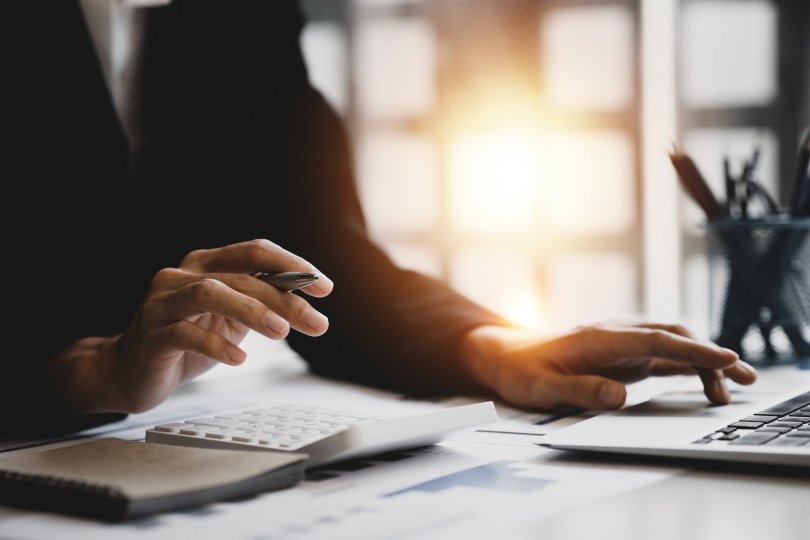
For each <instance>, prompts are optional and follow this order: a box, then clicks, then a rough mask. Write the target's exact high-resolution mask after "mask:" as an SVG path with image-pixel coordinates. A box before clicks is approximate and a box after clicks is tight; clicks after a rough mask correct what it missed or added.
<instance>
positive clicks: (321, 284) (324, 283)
mask: <svg viewBox="0 0 810 540" xmlns="http://www.w3.org/2000/svg"><path fill="white" fill-rule="evenodd" d="M316 275H317V276H318V281H317V282H316V284H317V285H318V288H319V289H323V290H332V289H333V288H334V287H335V282H334V281H332V280H331V279H329V278H328V277H326V276H325V275H323V274H321V273H320V272H318V273H317V274H316Z"/></svg>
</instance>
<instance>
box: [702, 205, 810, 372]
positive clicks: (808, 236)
mask: <svg viewBox="0 0 810 540" xmlns="http://www.w3.org/2000/svg"><path fill="white" fill-rule="evenodd" d="M706 231H707V240H708V256H709V279H710V286H709V290H710V300H709V314H710V321H711V322H710V332H711V336H712V339H713V340H714V341H715V342H716V343H717V344H718V345H720V346H722V347H727V348H729V349H732V350H734V351H737V352H738V353H739V354H740V356H741V357H742V358H743V359H744V360H746V361H747V362H750V363H752V364H755V365H771V364H776V363H787V362H802V363H804V362H807V361H810V219H787V218H778V217H774V218H763V219H751V220H721V221H713V222H710V223H708V224H707V225H706Z"/></svg>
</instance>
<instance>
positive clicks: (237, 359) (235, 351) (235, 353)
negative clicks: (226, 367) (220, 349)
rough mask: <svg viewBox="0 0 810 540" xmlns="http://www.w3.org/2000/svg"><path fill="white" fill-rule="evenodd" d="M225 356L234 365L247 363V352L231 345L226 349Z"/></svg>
mask: <svg viewBox="0 0 810 540" xmlns="http://www.w3.org/2000/svg"><path fill="white" fill-rule="evenodd" d="M225 356H227V357H228V360H230V361H231V362H233V363H234V364H241V363H242V362H244V361H245V351H243V350H242V349H240V348H239V347H235V346H233V345H229V346H228V348H227V349H225Z"/></svg>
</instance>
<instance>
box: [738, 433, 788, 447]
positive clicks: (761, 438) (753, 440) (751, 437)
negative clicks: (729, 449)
mask: <svg viewBox="0 0 810 540" xmlns="http://www.w3.org/2000/svg"><path fill="white" fill-rule="evenodd" d="M778 436H779V434H778V433H754V432H751V433H748V434H747V435H744V436H742V437H740V438H739V439H737V440H736V441H731V442H730V443H729V444H747V445H757V444H765V443H766V442H768V441H770V440H772V439H775V438H777V437H778Z"/></svg>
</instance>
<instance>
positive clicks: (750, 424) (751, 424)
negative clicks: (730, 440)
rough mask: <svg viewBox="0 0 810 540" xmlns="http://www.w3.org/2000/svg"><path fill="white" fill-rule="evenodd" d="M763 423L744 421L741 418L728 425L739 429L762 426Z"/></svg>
mask: <svg viewBox="0 0 810 540" xmlns="http://www.w3.org/2000/svg"><path fill="white" fill-rule="evenodd" d="M763 425H765V424H764V423H763V422H745V421H743V420H740V421H739V422H734V423H733V424H729V425H728V427H733V428H739V429H757V428H758V427H762V426H763Z"/></svg>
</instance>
